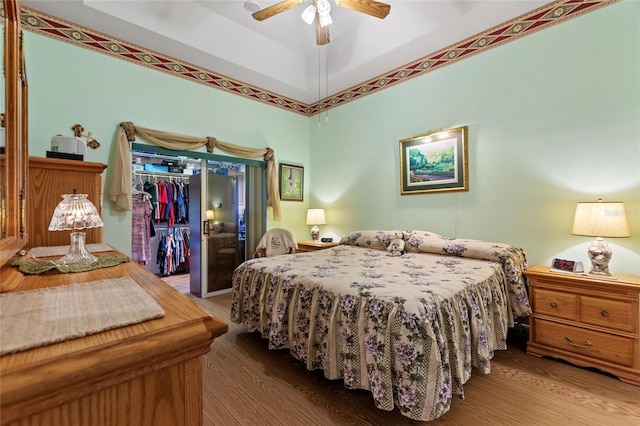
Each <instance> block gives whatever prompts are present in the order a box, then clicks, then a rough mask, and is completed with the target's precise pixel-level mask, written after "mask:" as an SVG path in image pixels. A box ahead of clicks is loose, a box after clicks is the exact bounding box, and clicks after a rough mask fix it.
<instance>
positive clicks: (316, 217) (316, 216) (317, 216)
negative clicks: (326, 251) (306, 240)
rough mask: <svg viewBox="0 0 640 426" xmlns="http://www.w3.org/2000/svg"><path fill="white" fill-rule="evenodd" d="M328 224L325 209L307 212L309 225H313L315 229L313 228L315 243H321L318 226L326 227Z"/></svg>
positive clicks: (312, 234) (312, 233) (312, 237)
mask: <svg viewBox="0 0 640 426" xmlns="http://www.w3.org/2000/svg"><path fill="white" fill-rule="evenodd" d="M326 223H327V221H326V219H325V217H324V209H309V210H307V225H313V228H311V239H312V240H313V241H314V242H316V243H317V242H318V241H320V228H318V225H325V224H326Z"/></svg>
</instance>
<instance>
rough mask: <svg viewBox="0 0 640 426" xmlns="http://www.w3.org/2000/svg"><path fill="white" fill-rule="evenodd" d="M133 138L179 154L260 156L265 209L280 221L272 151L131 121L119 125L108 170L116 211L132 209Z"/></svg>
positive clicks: (112, 199)
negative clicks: (263, 165) (202, 151)
mask: <svg viewBox="0 0 640 426" xmlns="http://www.w3.org/2000/svg"><path fill="white" fill-rule="evenodd" d="M136 135H138V136H139V137H140V138H141V139H143V140H145V141H146V142H148V143H151V144H153V145H158V146H161V147H163V148H167V149H173V150H178V151H182V150H189V151H192V150H195V149H198V148H200V147H202V146H206V147H207V152H210V153H212V152H213V150H214V149H215V148H219V149H221V150H222V151H225V152H227V153H229V154H232V155H236V156H238V157H244V158H255V157H262V158H263V160H264V161H266V162H267V206H271V207H272V208H273V220H280V194H279V192H278V174H277V170H276V164H275V161H276V159H275V153H274V151H273V150H272V149H271V148H264V149H255V148H246V147H242V146H239V145H234V144H232V143H229V142H223V141H219V140H217V139H216V138H213V137H210V136H207V137H204V138H203V137H197V136H186V135H180V134H177V133H171V132H164V131H161V130H153V129H147V128H144V127H140V126H135V125H134V124H133V123H132V122H130V121H126V122H122V123H120V128H119V129H118V140H117V145H116V149H115V153H114V161H113V165H112V170H111V179H110V185H109V198H110V199H111V201H113V202H114V203H115V206H116V208H117V209H118V210H128V211H131V210H132V200H131V194H132V189H133V183H132V180H131V142H133V141H135V140H136Z"/></svg>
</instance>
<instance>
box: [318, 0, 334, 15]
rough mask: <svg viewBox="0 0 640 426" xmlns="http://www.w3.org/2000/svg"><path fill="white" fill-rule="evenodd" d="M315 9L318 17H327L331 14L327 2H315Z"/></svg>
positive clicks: (324, 0)
mask: <svg viewBox="0 0 640 426" xmlns="http://www.w3.org/2000/svg"><path fill="white" fill-rule="evenodd" d="M316 7H317V8H318V14H319V15H320V17H322V16H329V13H331V3H329V0H317V1H316Z"/></svg>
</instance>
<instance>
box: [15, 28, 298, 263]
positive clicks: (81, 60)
mask: <svg viewBox="0 0 640 426" xmlns="http://www.w3.org/2000/svg"><path fill="white" fill-rule="evenodd" d="M25 49H26V59H27V72H28V77H29V102H30V104H29V155H31V156H37V157H44V156H46V151H47V150H48V149H50V143H51V137H52V136H54V135H56V134H63V135H67V136H72V135H73V132H72V131H71V126H72V125H73V124H75V123H80V124H82V125H83V127H84V128H85V130H86V131H91V135H92V137H94V138H96V139H97V140H98V141H99V142H100V143H101V146H100V148H98V149H97V150H91V149H89V148H87V153H86V155H85V161H96V162H101V163H104V164H110V161H111V158H112V156H113V150H114V147H115V143H114V142H115V137H116V131H117V129H118V126H119V123H120V122H122V121H132V122H133V123H134V124H136V125H139V126H143V127H148V128H153V129H159V130H166V131H171V132H175V133H181V134H186V135H193V136H200V135H201V136H203V137H205V136H213V137H216V138H218V139H219V140H222V141H226V142H230V143H233V144H237V145H242V146H247V147H253V148H264V147H267V146H268V147H271V148H273V149H274V151H275V155H276V160H277V161H283V162H286V163H292V164H301V165H306V164H308V162H309V143H308V139H309V136H308V129H307V123H308V120H309V119H308V118H307V117H304V116H301V115H298V114H292V113H290V112H288V111H284V110H281V109H278V108H274V107H272V106H268V105H266V104H262V103H259V102H255V101H251V100H248V99H244V98H242V97H240V96H236V95H232V94H228V93H224V92H222V91H220V90H215V89H212V88H209V87H206V86H203V85H200V84H197V83H193V82H190V81H187V80H184V79H181V78H176V77H172V76H170V75H168V74H165V73H162V72H159V71H156V70H152V69H148V68H146V67H142V66H139V65H135V64H132V63H129V62H125V61H122V60H119V59H114V58H111V57H108V56H106V55H103V54H99V53H95V52H93V51H89V50H86V49H83V48H78V47H75V46H72V45H69V44H66V43H61V42H58V41H55V40H52V39H49V38H47V37H43V36H39V35H35V34H32V33H26V37H25ZM137 142H139V143H144V141H141V140H138V141H137ZM203 150H204V148H203ZM216 153H217V154H221V155H224V152H222V151H220V152H218V151H216ZM109 172H110V169H109V168H107V170H106V172H105V174H104V175H103V176H105V177H106V176H108V175H109ZM307 188H308V187H307ZM71 189H72V188H70V189H69V190H71ZM107 191H108V187H106V186H105V195H106V194H107ZM305 198H306V197H305ZM298 204H300V203H298ZM298 213H299V211H298V206H297V205H295V206H292V205H291V204H290V203H289V204H287V203H284V204H283V209H282V216H283V218H288V217H293V216H294V215H297V214H298ZM103 216H104V217H103V220H104V223H105V226H104V241H105V242H106V243H109V244H111V245H113V246H115V247H116V248H118V249H119V250H121V251H123V252H124V253H127V254H129V253H130V252H131V215H130V213H125V212H122V211H117V210H115V209H113V208H112V204H111V202H110V201H109V200H108V198H107V197H106V196H105V197H104V200H103ZM268 219H269V223H268V225H269V226H270V227H273V226H279V225H283V224H284V221H283V222H273V221H272V220H271V219H272V216H271V209H269V216H268ZM283 226H284V225H283ZM299 227H301V229H302V231H303V232H304V228H305V226H304V224H302V223H301V224H300V226H299Z"/></svg>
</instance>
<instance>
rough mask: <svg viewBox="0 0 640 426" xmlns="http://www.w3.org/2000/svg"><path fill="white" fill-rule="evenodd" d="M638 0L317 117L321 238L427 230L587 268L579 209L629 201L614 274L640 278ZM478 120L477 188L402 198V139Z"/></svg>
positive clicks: (474, 141) (314, 169)
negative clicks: (578, 230)
mask: <svg viewBox="0 0 640 426" xmlns="http://www.w3.org/2000/svg"><path fill="white" fill-rule="evenodd" d="M639 12H640V3H639V2H635V1H625V2H622V3H620V4H615V5H612V6H608V7H605V8H603V9H601V10H599V11H596V12H593V13H590V14H588V15H585V16H582V17H579V18H576V19H573V20H571V21H568V22H565V23H563V24H561V25H557V26H555V27H553V28H550V29H547V30H544V31H541V32H538V33H536V34H534V35H531V36H527V37H524V38H522V39H520V40H518V41H515V42H512V43H509V44H507V45H504V46H502V47H498V48H495V49H493V50H491V51H488V52H486V53H483V54H480V55H477V56H475V57H472V58H469V59H466V60H463V61H461V62H458V63H456V64H454V65H451V66H448V67H446V68H443V69H440V70H437V71H434V72H432V73H429V74H427V75H424V76H422V77H419V78H415V79H412V80H410V81H408V82H405V83H403V84H401V85H399V86H396V87H392V88H389V89H386V90H384V91H381V92H379V93H377V94H374V95H370V96H367V97H365V98H363V99H361V100H358V101H356V102H352V103H349V104H346V105H344V106H341V107H339V108H336V109H333V110H330V111H329V121H328V122H325V121H324V114H323V115H322V116H321V120H320V123H321V126H320V127H319V128H318V117H317V116H316V117H313V118H312V120H311V121H310V123H309V131H310V132H311V173H312V193H311V200H310V203H311V204H312V206H313V207H325V208H326V212H327V213H326V214H327V222H328V224H327V225H326V226H325V227H324V231H333V232H335V233H336V234H338V235H340V234H344V233H346V232H348V231H350V230H354V229H380V228H382V229H397V228H400V229H422V230H431V231H434V232H437V233H439V234H441V235H445V236H448V237H462V238H478V239H488V240H492V241H502V242H508V243H511V244H514V245H517V246H519V247H523V248H524V249H525V250H526V252H527V254H528V259H529V263H530V264H533V263H549V262H550V261H551V259H552V258H553V257H565V258H572V259H576V260H582V261H584V262H585V263H586V264H588V263H589V262H588V258H587V255H586V250H587V245H588V243H589V242H590V241H591V240H593V238H591V237H579V236H574V235H571V226H572V221H573V214H574V210H575V205H576V202H578V201H595V200H597V199H598V198H603V199H604V200H605V201H607V200H608V201H624V202H625V206H626V209H627V215H628V220H629V225H630V228H631V229H630V230H631V235H632V237H631V238H621V239H608V241H609V243H610V245H611V246H612V249H613V251H614V253H613V258H612V260H611V264H610V266H611V269H612V270H613V271H614V272H616V271H617V272H628V273H635V274H638V273H640V226H639V222H640V204H639V202H640V171H639V170H640V19H639V18H640V13H639ZM457 126H468V129H469V140H468V142H469V175H470V177H469V182H470V183H469V191H468V192H457V193H439V194H437V193H434V194H422V195H404V196H402V195H400V178H399V141H400V140H401V139H405V138H408V137H411V136H414V135H418V134H421V133H425V132H427V131H429V130H435V129H441V128H445V129H446V128H452V127H457Z"/></svg>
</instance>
